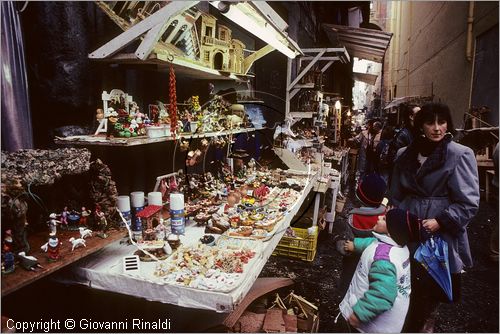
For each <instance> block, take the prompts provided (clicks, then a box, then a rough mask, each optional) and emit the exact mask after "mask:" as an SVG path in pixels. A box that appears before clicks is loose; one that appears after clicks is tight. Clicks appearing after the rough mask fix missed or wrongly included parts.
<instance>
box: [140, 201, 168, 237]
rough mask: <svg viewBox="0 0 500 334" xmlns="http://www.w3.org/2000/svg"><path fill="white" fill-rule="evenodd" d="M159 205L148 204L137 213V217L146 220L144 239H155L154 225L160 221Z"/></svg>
mask: <svg viewBox="0 0 500 334" xmlns="http://www.w3.org/2000/svg"><path fill="white" fill-rule="evenodd" d="M161 208H162V207H161V206H160V205H148V206H146V207H145V208H144V209H143V210H142V211H140V212H138V213H137V217H138V218H141V220H143V221H144V220H146V230H145V231H144V240H155V239H156V233H155V231H154V227H155V226H156V225H158V224H159V223H160V216H161Z"/></svg>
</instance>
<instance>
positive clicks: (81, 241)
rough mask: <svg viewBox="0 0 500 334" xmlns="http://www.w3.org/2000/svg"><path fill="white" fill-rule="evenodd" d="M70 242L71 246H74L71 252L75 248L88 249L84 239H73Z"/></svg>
mask: <svg viewBox="0 0 500 334" xmlns="http://www.w3.org/2000/svg"><path fill="white" fill-rule="evenodd" d="M69 242H71V244H72V245H73V246H72V247H71V251H74V250H75V248H78V247H81V246H83V247H87V245H86V244H85V240H84V239H82V238H78V239H75V238H73V237H71V238H69Z"/></svg>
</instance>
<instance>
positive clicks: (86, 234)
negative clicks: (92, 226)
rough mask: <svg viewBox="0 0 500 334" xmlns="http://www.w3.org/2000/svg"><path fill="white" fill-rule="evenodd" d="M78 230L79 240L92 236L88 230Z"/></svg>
mask: <svg viewBox="0 0 500 334" xmlns="http://www.w3.org/2000/svg"><path fill="white" fill-rule="evenodd" d="M78 230H79V231H80V238H82V239H85V238H87V237H91V236H92V230H89V229H88V228H85V227H79V228H78Z"/></svg>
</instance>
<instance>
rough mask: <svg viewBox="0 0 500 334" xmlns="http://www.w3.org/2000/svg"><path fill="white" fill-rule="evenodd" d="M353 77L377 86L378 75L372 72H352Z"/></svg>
mask: <svg viewBox="0 0 500 334" xmlns="http://www.w3.org/2000/svg"><path fill="white" fill-rule="evenodd" d="M352 78H353V79H354V80H356V81H362V82H364V83H367V84H369V85H372V86H375V82H376V81H377V78H378V75H376V74H370V73H361V72H352Z"/></svg>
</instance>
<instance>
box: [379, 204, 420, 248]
mask: <svg viewBox="0 0 500 334" xmlns="http://www.w3.org/2000/svg"><path fill="white" fill-rule="evenodd" d="M385 221H386V225H387V230H388V231H389V235H390V236H391V238H392V239H393V240H394V241H396V242H397V243H398V245H401V246H404V245H406V244H407V243H408V242H410V241H420V233H421V231H420V230H421V228H420V226H419V225H420V221H419V219H418V217H417V216H415V215H413V214H411V213H410V212H409V211H405V210H401V209H392V210H389V211H387V213H386V216H385Z"/></svg>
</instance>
